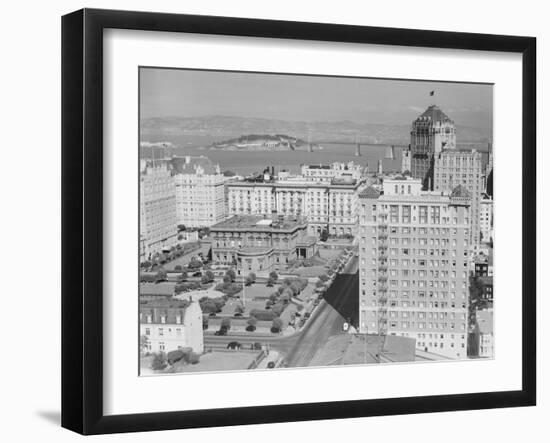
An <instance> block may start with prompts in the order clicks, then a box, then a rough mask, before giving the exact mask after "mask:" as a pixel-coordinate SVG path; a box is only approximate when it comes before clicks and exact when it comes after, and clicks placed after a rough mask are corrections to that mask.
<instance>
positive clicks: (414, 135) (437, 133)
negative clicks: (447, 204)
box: [410, 105, 456, 189]
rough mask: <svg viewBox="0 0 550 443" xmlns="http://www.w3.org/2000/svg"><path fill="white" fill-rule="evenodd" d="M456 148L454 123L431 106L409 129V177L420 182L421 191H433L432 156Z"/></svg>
mask: <svg viewBox="0 0 550 443" xmlns="http://www.w3.org/2000/svg"><path fill="white" fill-rule="evenodd" d="M454 148H456V128H455V125H454V122H453V121H452V120H451V119H450V118H449V117H447V115H445V113H444V112H443V111H442V110H441V109H439V108H438V107H437V106H436V105H431V106H430V107H428V109H426V111H424V112H423V113H422V114H421V115H420V116H419V117H418V118H417V119H416V120H415V121H414V122H413V123H412V129H411V169H410V171H411V175H412V176H413V177H414V178H418V179H420V180H422V187H423V189H433V163H434V156H435V155H436V154H438V153H440V152H441V151H443V150H444V149H454Z"/></svg>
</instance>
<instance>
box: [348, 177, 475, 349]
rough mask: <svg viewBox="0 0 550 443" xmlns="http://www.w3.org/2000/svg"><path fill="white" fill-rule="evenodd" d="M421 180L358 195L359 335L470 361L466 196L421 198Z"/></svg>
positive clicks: (394, 182) (461, 191)
mask: <svg viewBox="0 0 550 443" xmlns="http://www.w3.org/2000/svg"><path fill="white" fill-rule="evenodd" d="M421 187H422V181H421V180H420V179H411V178H409V179H407V178H404V177H399V178H397V179H385V180H384V182H383V193H380V192H379V191H377V190H376V189H374V188H373V187H369V188H367V189H366V190H364V191H362V192H361V193H360V194H359V204H360V210H359V214H360V215H359V233H358V235H359V237H360V244H359V248H360V249H359V253H360V265H359V266H360V267H359V269H360V273H359V274H360V287H359V291H360V293H359V306H360V308H359V311H360V316H359V327H360V332H361V333H367V334H380V335H382V336H386V335H397V336H404V337H410V338H414V339H416V347H417V349H420V350H422V351H426V352H432V353H435V354H439V355H442V356H445V357H449V358H465V357H466V352H467V349H466V344H467V334H468V329H467V324H468V320H467V315H468V270H469V262H468V261H469V238H470V236H469V232H468V231H469V229H470V221H469V217H470V205H471V198H470V194H469V192H468V191H467V190H466V188H465V187H464V186H462V185H459V186H457V187H456V188H455V189H453V191H452V192H451V193H450V195H442V194H440V193H431V192H422V191H421Z"/></svg>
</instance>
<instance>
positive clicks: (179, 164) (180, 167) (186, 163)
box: [170, 155, 219, 175]
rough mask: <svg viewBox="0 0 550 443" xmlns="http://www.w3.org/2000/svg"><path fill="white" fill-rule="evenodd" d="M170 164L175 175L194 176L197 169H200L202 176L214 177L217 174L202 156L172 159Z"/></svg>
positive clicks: (208, 161)
mask: <svg viewBox="0 0 550 443" xmlns="http://www.w3.org/2000/svg"><path fill="white" fill-rule="evenodd" d="M170 163H171V165H172V168H173V169H174V173H176V174H195V172H196V170H197V168H201V169H202V170H203V174H206V175H215V174H218V173H219V172H218V171H217V168H216V166H215V165H214V164H213V163H212V161H211V160H210V159H209V158H208V157H205V156H203V155H201V156H186V157H173V158H172V159H171V160H170Z"/></svg>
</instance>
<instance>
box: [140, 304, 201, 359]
mask: <svg viewBox="0 0 550 443" xmlns="http://www.w3.org/2000/svg"><path fill="white" fill-rule="evenodd" d="M139 321H140V326H139V328H140V335H141V336H142V337H147V346H146V350H147V351H148V352H165V353H168V352H170V351H175V350H177V349H183V348H191V349H192V350H193V352H196V353H197V354H202V353H203V352H204V340H203V330H202V311H201V308H200V305H199V302H198V301H187V300H175V299H172V298H160V299H158V300H140V304H139Z"/></svg>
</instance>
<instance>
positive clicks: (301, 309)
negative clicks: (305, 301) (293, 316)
mask: <svg viewBox="0 0 550 443" xmlns="http://www.w3.org/2000/svg"><path fill="white" fill-rule="evenodd" d="M296 310H297V311H298V312H302V311H303V310H304V305H298V306H296Z"/></svg>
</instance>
